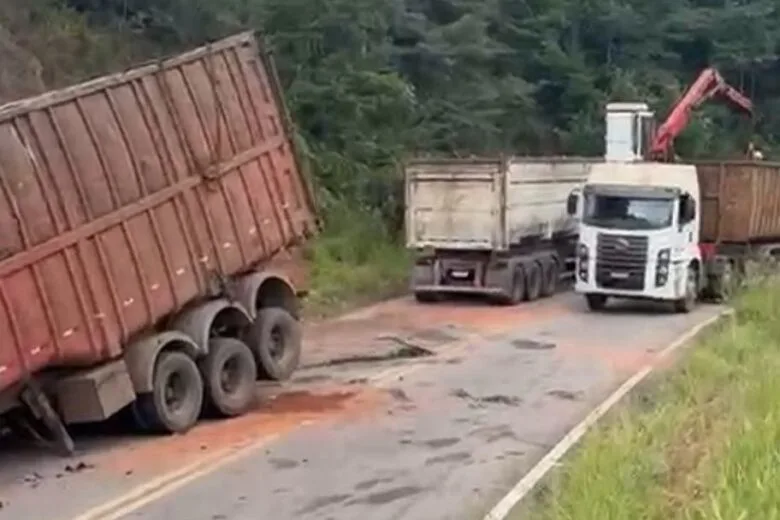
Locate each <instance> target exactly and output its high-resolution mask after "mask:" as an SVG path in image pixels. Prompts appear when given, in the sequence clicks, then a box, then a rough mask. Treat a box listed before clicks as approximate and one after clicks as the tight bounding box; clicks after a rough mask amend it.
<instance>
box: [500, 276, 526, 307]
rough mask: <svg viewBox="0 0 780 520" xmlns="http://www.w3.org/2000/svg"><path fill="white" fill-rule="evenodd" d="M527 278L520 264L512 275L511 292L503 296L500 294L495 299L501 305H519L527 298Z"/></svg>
mask: <svg viewBox="0 0 780 520" xmlns="http://www.w3.org/2000/svg"><path fill="white" fill-rule="evenodd" d="M525 289H526V279H525V271H523V268H522V267H520V266H517V267H516V268H515V270H514V274H513V275H512V286H511V287H509V292H508V293H507V294H504V295H502V296H499V297H498V298H497V299H496V300H495V301H497V302H498V303H499V304H501V305H507V306H511V305H517V304H519V303H520V302H522V301H523V298H525Z"/></svg>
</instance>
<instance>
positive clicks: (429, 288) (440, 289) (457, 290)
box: [413, 285, 506, 296]
mask: <svg viewBox="0 0 780 520" xmlns="http://www.w3.org/2000/svg"><path fill="white" fill-rule="evenodd" d="M413 290H414V292H418V293H448V294H486V295H491V296H502V295H505V294H506V291H505V290H504V289H503V288H501V287H473V286H462V285H415V286H413Z"/></svg>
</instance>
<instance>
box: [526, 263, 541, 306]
mask: <svg viewBox="0 0 780 520" xmlns="http://www.w3.org/2000/svg"><path fill="white" fill-rule="evenodd" d="M527 280H528V282H527V283H528V294H527V297H528V301H529V302H532V301H534V300H538V299H539V296H540V295H541V294H542V286H543V285H544V280H543V270H542V266H541V265H540V264H539V262H533V263H532V264H531V267H530V268H529V269H528V279H527Z"/></svg>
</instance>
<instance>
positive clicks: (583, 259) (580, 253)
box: [577, 244, 590, 282]
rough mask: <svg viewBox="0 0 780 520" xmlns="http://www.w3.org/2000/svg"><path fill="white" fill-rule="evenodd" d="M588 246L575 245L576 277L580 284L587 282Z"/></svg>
mask: <svg viewBox="0 0 780 520" xmlns="http://www.w3.org/2000/svg"><path fill="white" fill-rule="evenodd" d="M589 259H590V258H589V254H588V246H586V245H585V244H578V245H577V277H578V278H579V279H580V281H581V282H587V281H588V260H589Z"/></svg>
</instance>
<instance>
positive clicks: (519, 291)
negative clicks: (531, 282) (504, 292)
mask: <svg viewBox="0 0 780 520" xmlns="http://www.w3.org/2000/svg"><path fill="white" fill-rule="evenodd" d="M523 281H524V279H523V273H522V271H518V272H517V273H516V274H515V283H513V284H512V297H513V299H515V300H520V299H522V298H523V292H525V287H524V285H525V284H524V283H523Z"/></svg>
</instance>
